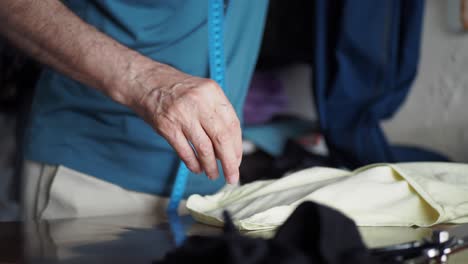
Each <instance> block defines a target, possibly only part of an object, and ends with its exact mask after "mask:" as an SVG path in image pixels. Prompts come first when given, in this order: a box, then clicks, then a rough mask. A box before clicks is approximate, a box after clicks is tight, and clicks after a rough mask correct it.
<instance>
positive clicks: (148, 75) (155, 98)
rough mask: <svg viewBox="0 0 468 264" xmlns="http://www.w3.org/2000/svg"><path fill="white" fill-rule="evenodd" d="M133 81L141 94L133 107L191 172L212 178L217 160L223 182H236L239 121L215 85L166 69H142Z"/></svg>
mask: <svg viewBox="0 0 468 264" xmlns="http://www.w3.org/2000/svg"><path fill="white" fill-rule="evenodd" d="M135 81H136V83H137V84H138V85H137V87H140V88H139V89H142V90H144V91H145V92H144V93H143V94H142V95H141V97H140V98H139V99H138V100H134V104H133V107H132V108H133V109H135V110H136V112H137V113H138V114H139V115H140V116H142V117H143V118H144V120H145V121H146V122H148V123H149V124H150V125H151V126H152V127H153V128H154V129H155V130H156V131H157V132H158V133H159V134H160V135H161V136H163V137H164V138H165V139H166V140H167V141H168V142H169V144H170V145H171V146H172V147H173V148H174V149H175V151H176V152H177V154H178V155H179V157H180V158H181V159H182V160H183V161H184V162H185V164H186V165H187V167H188V168H189V169H190V170H191V171H192V172H195V173H201V172H202V171H204V172H205V173H206V175H207V176H208V177H209V178H210V179H216V178H217V177H218V175H219V174H218V166H217V163H216V159H219V160H220V161H221V165H222V166H223V171H224V174H225V177H226V181H227V182H228V183H236V182H237V181H238V179H239V165H240V163H241V159H242V135H241V128H240V122H239V119H238V117H237V115H236V112H235V111H234V109H233V107H232V105H231V103H230V102H229V100H228V99H227V98H226V96H225V95H224V92H223V90H222V89H221V87H220V86H219V85H218V84H217V83H216V82H215V81H212V80H210V79H205V78H199V77H195V76H191V75H187V74H184V73H182V72H180V71H178V70H176V69H174V68H171V67H169V66H165V67H155V68H153V69H150V70H146V71H145V72H144V73H142V74H140V75H137V77H136V78H135ZM190 144H192V146H193V148H192V147H191V146H190Z"/></svg>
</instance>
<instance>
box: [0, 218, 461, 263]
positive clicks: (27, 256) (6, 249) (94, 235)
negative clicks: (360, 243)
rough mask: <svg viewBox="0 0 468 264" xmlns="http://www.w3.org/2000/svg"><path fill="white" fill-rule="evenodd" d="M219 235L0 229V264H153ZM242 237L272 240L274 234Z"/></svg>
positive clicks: (399, 231)
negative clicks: (194, 239)
mask: <svg viewBox="0 0 468 264" xmlns="http://www.w3.org/2000/svg"><path fill="white" fill-rule="evenodd" d="M176 223H178V225H176ZM447 228H450V227H447ZM360 231H361V234H362V235H363V238H364V240H365V242H366V244H367V245H368V246H371V247H375V246H385V245H390V244H395V243H401V242H407V241H412V240H418V239H422V238H424V237H429V236H430V235H431V229H428V228H418V229H415V228H407V227H366V228H360ZM219 232H221V230H220V229H218V228H214V227H210V226H206V225H203V224H200V223H196V222H195V221H194V220H193V219H192V218H191V217H190V216H185V217H182V218H180V219H178V220H177V221H174V220H171V221H168V220H167V219H161V218H157V217H152V216H135V215H132V216H109V217H96V218H85V219H73V220H52V221H41V222H26V223H19V222H13V223H0V263H151V262H152V261H153V260H157V259H159V258H161V257H163V256H164V255H165V254H166V253H167V252H168V251H169V250H171V249H173V248H174V247H175V241H176V239H177V236H178V235H181V234H182V235H193V234H202V235H214V234H217V233H219ZM174 234H177V235H176V236H175V235H174ZM246 235H250V236H260V237H270V236H272V235H273V231H269V232H268V231H262V232H251V233H248V234H246ZM449 263H468V252H462V253H459V254H456V255H453V256H451V258H450V262H449Z"/></svg>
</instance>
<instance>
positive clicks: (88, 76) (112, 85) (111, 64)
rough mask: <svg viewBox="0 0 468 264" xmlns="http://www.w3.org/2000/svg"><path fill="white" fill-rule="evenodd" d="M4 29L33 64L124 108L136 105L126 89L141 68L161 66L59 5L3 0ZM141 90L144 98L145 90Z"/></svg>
mask: <svg viewBox="0 0 468 264" xmlns="http://www.w3.org/2000/svg"><path fill="white" fill-rule="evenodd" d="M0 24H1V25H2V26H1V27H0V32H1V33H2V34H3V35H5V36H6V38H7V39H9V41H11V42H12V43H13V44H14V45H16V46H17V47H19V48H20V49H22V50H23V51H25V52H26V53H28V54H29V55H30V56H31V57H33V58H34V59H36V60H38V61H40V62H41V63H44V64H46V65H49V66H51V67H52V68H54V69H56V70H57V71H60V72H62V73H64V74H66V75H68V76H70V77H71V78H73V79H75V80H77V81H80V82H82V83H85V84H87V85H89V86H91V87H94V88H96V89H98V90H100V91H102V92H104V93H105V94H107V95H109V96H111V97H112V98H113V99H114V100H116V101H118V102H119V103H122V104H125V105H129V104H131V102H129V101H130V100H135V99H134V98H128V96H127V92H126V90H127V89H131V87H130V86H132V85H134V84H133V83H132V82H134V81H135V79H136V77H137V74H140V73H141V72H142V71H141V69H143V68H144V67H149V64H152V65H151V67H155V65H158V64H157V63H156V62H153V61H151V60H149V59H147V58H144V57H143V56H142V55H140V54H138V53H137V52H135V51H132V50H130V49H128V48H126V47H125V46H123V45H121V44H119V43H118V42H117V41H115V40H113V39H111V38H110V37H108V36H106V35H104V34H103V33H101V32H99V31H98V30H96V29H95V28H94V27H92V26H91V25H89V24H87V23H85V22H84V21H83V20H81V19H80V18H79V17H78V16H76V15H75V14H73V13H72V12H71V11H70V10H69V9H68V8H67V7H66V6H64V5H63V4H62V3H61V2H60V1H58V0H1V1H0ZM161 66H162V67H163V66H164V65H161ZM139 90H141V93H142V94H141V96H143V95H144V93H145V91H144V89H141V87H140V89H139ZM133 97H138V96H137V95H133Z"/></svg>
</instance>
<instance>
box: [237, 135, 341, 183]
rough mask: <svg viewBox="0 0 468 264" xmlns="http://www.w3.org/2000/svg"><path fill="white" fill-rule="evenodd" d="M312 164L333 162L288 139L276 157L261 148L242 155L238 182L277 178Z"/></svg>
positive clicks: (330, 163)
mask: <svg viewBox="0 0 468 264" xmlns="http://www.w3.org/2000/svg"><path fill="white" fill-rule="evenodd" d="M314 166H322V167H332V166H333V162H332V160H331V159H330V158H329V157H327V156H321V155H317V154H313V153H310V152H309V151H307V150H306V149H304V147H302V146H301V145H300V144H299V143H297V142H295V141H294V140H288V142H287V143H286V146H285V148H284V151H283V153H281V155H280V156H278V157H273V156H271V155H269V154H268V153H266V152H264V151H262V150H257V151H255V152H254V153H251V154H248V155H244V156H243V158H242V163H241V165H240V167H239V172H240V182H241V184H247V183H249V182H253V181H258V180H269V179H279V178H281V177H283V176H285V175H286V173H288V172H295V171H299V170H302V169H306V168H310V167H314Z"/></svg>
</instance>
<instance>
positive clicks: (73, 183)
mask: <svg viewBox="0 0 468 264" xmlns="http://www.w3.org/2000/svg"><path fill="white" fill-rule="evenodd" d="M22 187H23V188H22V197H21V198H22V217H23V220H32V219H36V220H37V219H59V218H61V219H63V218H81V217H95V216H109V215H130V214H131V215H135V214H138V215H155V216H161V217H165V209H166V207H167V203H168V199H167V198H165V197H161V196H156V195H150V194H145V193H139V192H134V191H129V190H126V189H123V188H121V187H119V186H117V185H115V184H112V183H109V182H106V181H103V180H100V179H98V178H96V177H93V176H90V175H86V174H84V173H80V172H78V171H75V170H72V169H70V168H67V167H64V166H60V165H59V166H52V165H47V164H42V163H37V162H33V161H26V163H25V168H24V173H23V186H22ZM179 213H180V214H186V213H187V211H186V210H185V201H184V202H182V203H181V206H180V207H179Z"/></svg>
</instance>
